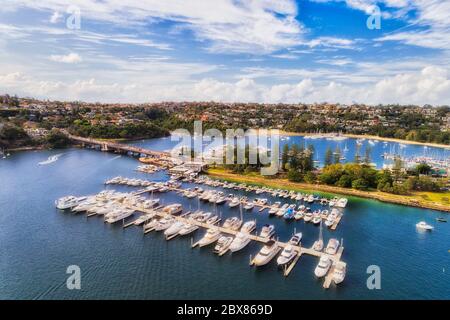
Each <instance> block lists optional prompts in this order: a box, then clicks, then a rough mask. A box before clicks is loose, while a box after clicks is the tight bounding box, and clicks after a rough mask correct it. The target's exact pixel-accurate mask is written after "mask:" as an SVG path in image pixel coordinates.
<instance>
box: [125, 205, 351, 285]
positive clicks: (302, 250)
mask: <svg viewBox="0 0 450 320" xmlns="http://www.w3.org/2000/svg"><path fill="white" fill-rule="evenodd" d="M125 207H126V208H128V209H131V210H135V211H138V212H142V213H143V214H149V213H152V212H155V209H144V208H142V207H139V206H131V205H125ZM188 214H189V212H187V213H184V214H183V215H180V216H176V215H171V214H168V213H164V212H163V211H156V216H158V217H160V218H164V217H168V216H172V217H173V218H174V219H175V220H176V221H181V222H183V223H186V224H187V223H189V224H192V225H195V226H197V227H199V228H202V229H205V230H207V229H211V228H214V229H217V230H219V231H220V233H222V234H226V235H230V236H236V234H237V233H239V231H237V230H233V229H230V228H224V227H222V226H219V225H211V224H207V223H204V222H199V221H197V220H194V219H189V218H186V216H187V215H188ZM133 222H134V221H133ZM143 228H144V234H147V233H149V232H151V231H153V230H154V229H153V228H151V229H148V230H145V225H144V227H143ZM255 233H256V231H255ZM177 236H178V234H175V235H172V236H170V237H168V238H166V240H171V239H173V238H175V237H177ZM249 238H250V239H251V240H252V241H256V242H259V243H261V244H266V243H267V242H268V241H269V240H270V239H269V238H263V237H260V236H258V235H257V234H249ZM198 243H199V241H197V242H195V243H193V244H192V245H191V247H192V248H195V247H197V246H198ZM276 244H277V246H278V247H279V250H278V252H279V251H281V250H282V249H284V248H285V247H286V246H287V245H288V243H287V242H282V241H278V240H276ZM293 247H294V250H295V251H296V252H297V255H296V256H295V258H294V259H293V260H292V262H290V263H289V265H287V266H286V267H285V269H284V271H283V275H284V276H285V277H287V276H288V275H289V274H290V273H291V272H292V270H293V269H294V267H295V266H296V265H297V262H298V261H299V259H300V257H301V256H302V255H304V254H306V255H310V256H313V257H316V258H320V257H321V256H322V255H323V254H325V253H324V252H321V251H320V252H319V251H316V250H314V249H313V248H305V247H302V246H301V244H299V245H296V246H293ZM227 252H228V248H227V249H226V250H223V251H222V252H219V253H218V255H219V256H222V255H224V254H226V253H227ZM278 252H277V254H278ZM343 252H344V247H343V246H342V245H341V246H340V247H339V249H338V251H337V252H336V254H334V255H330V254H327V255H328V256H329V257H330V259H331V261H332V266H331V267H330V270H329V271H328V273H327V275H326V276H325V279H324V283H323V287H324V288H325V289H328V288H329V287H330V285H331V282H332V280H333V271H334V266H335V265H336V264H337V263H338V262H340V261H341V258H342V254H343ZM250 265H253V260H251V261H250Z"/></svg>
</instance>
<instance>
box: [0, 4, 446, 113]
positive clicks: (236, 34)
mask: <svg viewBox="0 0 450 320" xmlns="http://www.w3.org/2000/svg"><path fill="white" fill-rule="evenodd" d="M449 69H450V0H381V1H377V0H300V1H294V0H275V1H270V0H248V1H239V0H165V1H160V0H101V1H89V0H70V1H65V0H40V1H35V0H0V94H3V93H9V94H17V95H19V96H28V97H36V98H41V99H52V100H65V101H69V100H83V101H88V102H124V103H141V102H159V101H217V102H219V101H220V102H262V103H322V102H329V103H342V104H350V103H366V104H389V103H399V104H416V105H424V104H432V105H450V72H449Z"/></svg>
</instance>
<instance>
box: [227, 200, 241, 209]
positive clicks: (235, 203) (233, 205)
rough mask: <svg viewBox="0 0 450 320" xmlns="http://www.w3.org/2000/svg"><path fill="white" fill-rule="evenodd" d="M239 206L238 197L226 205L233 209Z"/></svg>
mask: <svg viewBox="0 0 450 320" xmlns="http://www.w3.org/2000/svg"><path fill="white" fill-rule="evenodd" d="M240 204H241V201H240V200H239V198H238V197H234V198H233V199H232V200H231V202H230V203H229V204H228V206H229V207H230V208H234V207H237V206H238V205H240Z"/></svg>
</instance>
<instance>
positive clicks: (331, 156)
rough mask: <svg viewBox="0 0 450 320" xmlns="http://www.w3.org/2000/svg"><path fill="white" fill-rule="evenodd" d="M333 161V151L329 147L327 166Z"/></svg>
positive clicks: (326, 154) (326, 156) (326, 159)
mask: <svg viewBox="0 0 450 320" xmlns="http://www.w3.org/2000/svg"><path fill="white" fill-rule="evenodd" d="M332 163H333V151H331V148H330V147H328V148H327V151H325V163H324V164H325V166H329V165H330V164H332Z"/></svg>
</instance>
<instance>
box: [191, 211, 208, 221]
mask: <svg viewBox="0 0 450 320" xmlns="http://www.w3.org/2000/svg"><path fill="white" fill-rule="evenodd" d="M211 215H212V213H211V212H202V213H200V214H199V215H198V216H197V217H196V218H195V220H197V221H198V222H206V220H208V219H209V218H210V217H211Z"/></svg>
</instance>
